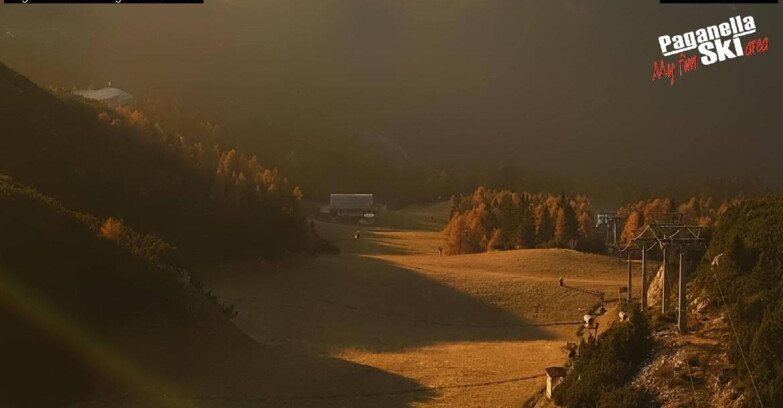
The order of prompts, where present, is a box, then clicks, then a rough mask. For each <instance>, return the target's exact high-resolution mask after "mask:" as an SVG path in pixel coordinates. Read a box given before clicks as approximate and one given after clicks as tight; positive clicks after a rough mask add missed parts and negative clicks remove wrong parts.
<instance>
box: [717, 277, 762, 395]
mask: <svg viewBox="0 0 783 408" xmlns="http://www.w3.org/2000/svg"><path fill="white" fill-rule="evenodd" d="M712 273H713V275H715V283H717V284H718V293H720V297H721V300H722V301H723V308H724V309H726V316H727V317H728V318H729V324H730V325H731V331H732V332H734V340H736V341H737V347H738V348H739V351H740V355H741V356H742V361H743V362H744V363H745V369H747V370H748V374H750V383H751V384H753V391H755V392H756V398H758V399H759V405H760V406H761V408H764V403H763V402H762V401H761V394H759V389H758V388H757V387H756V380H754V379H753V372H752V371H751V370H750V365H749V364H748V359H747V358H746V357H745V352H744V351H743V350H742V344H740V340H739V335H737V329H735V328H734V320H733V319H732V318H731V313H729V305H728V303H726V298H725V297H724V296H723V289H722V288H721V286H720V279H718V272H717V271H716V270H715V268H712Z"/></svg>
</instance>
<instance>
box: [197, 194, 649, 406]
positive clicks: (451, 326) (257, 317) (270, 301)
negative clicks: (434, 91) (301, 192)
mask: <svg viewBox="0 0 783 408" xmlns="http://www.w3.org/2000/svg"><path fill="white" fill-rule="evenodd" d="M445 209H446V207H445V206H444V205H439V206H433V207H424V208H417V209H413V210H408V211H399V212H390V213H387V214H384V215H383V216H382V217H379V220H380V222H379V225H378V226H374V227H372V228H366V227H358V226H346V225H337V224H329V223H318V224H316V229H317V230H318V231H319V233H321V234H322V235H324V236H326V237H328V238H330V239H332V240H333V241H334V242H336V243H337V244H338V245H339V246H340V247H341V250H342V253H341V254H340V255H336V256H325V257H320V258H315V259H302V260H298V261H296V262H293V263H292V264H291V265H288V266H281V267H278V268H275V267H271V266H269V265H258V264H257V263H255V264H246V265H234V266H229V267H227V268H229V269H231V271H224V272H230V273H221V274H215V276H219V278H214V279H212V280H211V281H210V282H209V283H211V284H212V285H213V286H214V287H215V288H216V291H217V293H218V294H219V295H220V297H221V298H222V300H223V301H224V302H231V303H234V304H235V305H236V306H237V308H238V311H239V316H238V317H237V319H236V323H237V325H238V326H239V327H240V328H241V329H242V330H243V331H245V332H246V333H248V334H249V335H251V337H253V338H254V339H256V340H257V341H258V342H259V343H261V344H266V345H270V346H286V347H294V348H297V349H300V350H304V351H306V352H307V353H311V354H314V355H320V356H329V357H336V358H338V359H341V360H345V361H348V362H352V363H356V364H359V365H361V366H369V367H373V368H375V369H378V370H382V371H384V372H387V373H389V374H393V375H394V377H395V378H397V377H399V378H405V379H409V380H413V381H415V383H416V384H418V386H417V387H414V388H413V389H411V388H405V389H394V386H390V385H389V384H384V383H381V382H379V383H377V384H367V383H364V384H362V385H361V388H357V386H356V385H355V384H352V383H350V381H348V380H347V379H346V380H345V381H340V379H339V378H336V379H334V381H333V384H332V385H331V386H332V387H333V388H332V389H330V390H331V392H332V393H333V394H334V395H338V396H339V395H345V399H346V401H348V400H350V401H354V402H355V401H356V399H357V398H360V399H362V400H363V401H364V402H366V404H360V406H361V405H365V406H401V403H400V401H399V399H397V400H390V399H389V396H390V395H396V394H397V393H399V394H417V393H416V392H411V391H414V390H415V389H416V388H422V389H428V390H429V392H423V391H422V392H421V393H420V394H422V395H421V396H420V397H418V398H412V399H410V400H407V401H406V402H405V403H404V404H402V406H416V407H447V406H448V407H478V406H491V407H518V406H521V405H522V404H523V403H524V402H525V401H526V400H527V399H528V398H530V397H531V396H533V395H534V394H535V393H536V392H538V391H539V390H540V389H541V388H542V387H543V386H544V381H545V380H544V378H543V377H542V374H543V369H544V368H545V367H547V366H551V365H561V364H563V363H565V361H566V355H565V353H564V352H563V351H562V350H561V348H562V347H563V346H564V345H565V343H566V342H567V341H575V340H576V339H577V338H576V331H577V329H578V328H579V325H580V324H579V323H580V322H581V319H582V315H583V314H584V313H585V312H586V311H587V310H588V308H589V307H591V306H594V305H596V304H597V303H599V298H598V297H597V296H596V294H595V293H596V292H598V291H600V292H604V293H605V294H606V298H607V300H611V299H616V297H617V289H618V287H619V286H624V285H625V284H626V268H627V266H626V264H625V263H624V262H621V261H619V260H617V259H616V258H610V257H605V256H598V255H589V254H582V253H578V252H574V251H569V250H518V251H507V252H493V253H487V254H477V255H460V256H443V257H440V256H438V251H437V248H438V246H441V245H443V244H442V234H441V233H440V231H439V230H438V229H439V227H442V225H443V223H444V222H445V214H444V212H445ZM433 218H434V219H433ZM387 223H388V224H387ZM389 224H391V225H392V228H388V227H387V225H389ZM405 226H408V227H410V228H418V230H408V231H406V230H401V228H404V227H405ZM357 229H358V230H361V231H362V237H361V239H358V240H356V239H353V234H354V232H355V231H356V230H357ZM559 277H563V278H564V279H565V283H566V287H560V286H558V284H557V279H558V278H559ZM634 286H635V288H636V289H637V290H638V288H639V282H638V281H635V282H634ZM615 316H616V314H615ZM607 318H609V317H607ZM364 394H377V395H364ZM357 395H363V396H360V397H357ZM300 406H313V404H312V401H310V402H309V403H308V402H307V401H303V403H302V404H301V405H300Z"/></svg>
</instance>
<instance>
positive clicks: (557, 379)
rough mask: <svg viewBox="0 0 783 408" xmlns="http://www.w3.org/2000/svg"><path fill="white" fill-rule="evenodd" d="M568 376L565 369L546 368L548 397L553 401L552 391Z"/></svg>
mask: <svg viewBox="0 0 783 408" xmlns="http://www.w3.org/2000/svg"><path fill="white" fill-rule="evenodd" d="M565 376H566V369H565V367H547V368H546V396H547V398H549V399H552V391H553V390H554V389H555V387H557V386H558V385H560V383H561V382H563V379H564V378H565Z"/></svg>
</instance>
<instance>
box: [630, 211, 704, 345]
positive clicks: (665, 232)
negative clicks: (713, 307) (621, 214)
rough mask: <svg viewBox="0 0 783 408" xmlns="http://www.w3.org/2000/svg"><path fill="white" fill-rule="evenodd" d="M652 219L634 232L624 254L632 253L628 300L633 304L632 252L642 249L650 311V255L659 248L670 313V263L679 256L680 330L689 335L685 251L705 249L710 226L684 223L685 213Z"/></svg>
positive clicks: (663, 295) (644, 301) (644, 300)
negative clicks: (648, 280) (648, 288)
mask: <svg viewBox="0 0 783 408" xmlns="http://www.w3.org/2000/svg"><path fill="white" fill-rule="evenodd" d="M648 216H649V218H650V221H651V222H650V223H649V224H647V225H646V226H645V227H644V228H642V229H639V230H637V231H634V238H632V239H631V241H630V242H629V243H628V245H626V246H625V248H623V250H622V251H623V252H626V251H627V252H628V289H629V290H628V300H629V301H631V291H630V288H631V277H632V266H631V262H632V260H633V259H632V251H633V250H634V249H638V250H639V251H641V254H642V255H641V258H642V302H641V304H642V311H646V310H647V256H646V253H647V252H648V251H650V250H652V249H653V248H655V247H658V248H660V250H661V253H662V255H663V282H662V284H661V292H662V293H661V312H662V313H666V312H667V311H668V310H669V299H670V293H669V291H670V289H671V284H670V280H669V271H668V269H669V268H668V260H669V259H670V257H672V255H674V253H677V254H679V279H678V282H679V294H678V308H677V328H678V329H679V331H680V333H685V332H686V331H687V310H686V309H687V301H686V299H687V294H686V291H685V275H684V274H685V271H684V266H683V265H684V256H685V252H686V251H687V250H688V249H690V248H693V247H703V245H704V238H702V236H701V233H702V231H703V230H704V229H705V228H706V227H704V226H701V225H687V224H683V223H682V218H683V214H680V213H652V214H649V215H648ZM675 251H676V252H675Z"/></svg>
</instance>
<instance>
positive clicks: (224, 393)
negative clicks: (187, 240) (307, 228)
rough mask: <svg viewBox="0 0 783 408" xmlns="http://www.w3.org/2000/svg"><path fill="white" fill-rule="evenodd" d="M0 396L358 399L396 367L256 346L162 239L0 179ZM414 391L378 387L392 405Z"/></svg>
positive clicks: (123, 403) (135, 401) (115, 401)
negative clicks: (189, 276)
mask: <svg viewBox="0 0 783 408" xmlns="http://www.w3.org/2000/svg"><path fill="white" fill-rule="evenodd" d="M0 232H1V233H0V327H2V336H0V361H2V362H3V363H2V365H1V366H0V406H2V407H22V408H26V407H42V406H46V407H61V406H82V407H83V406H95V407H129V406H133V407H158V408H160V407H183V406H189V407H203V408H209V407H225V406H259V405H263V406H270V407H291V406H323V407H338V406H339V407H344V406H351V407H358V406H362V404H363V403H366V401H364V402H362V400H360V399H357V398H356V397H354V396H353V395H355V394H356V393H357V392H359V390H368V389H369V390H380V391H381V392H383V391H385V390H398V389H411V388H417V384H416V383H415V382H413V381H410V380H408V379H405V378H402V377H398V376H396V375H393V374H389V373H385V372H382V371H380V370H377V369H374V368H371V367H365V366H361V365H358V364H353V363H350V362H346V361H342V360H338V359H334V358H327V357H319V356H313V355H310V354H308V353H306V352H303V351H301V350H296V349H293V348H288V347H284V346H279V347H275V346H264V347H262V346H259V345H257V344H256V343H255V342H254V341H252V340H251V339H250V338H249V337H247V336H246V335H244V334H243V333H242V332H240V331H239V330H238V329H237V328H236V327H235V326H234V325H233V324H231V322H229V320H228V319H227V317H226V313H224V311H223V310H221V308H220V307H217V306H216V305H215V302H214V300H212V298H211V297H210V296H208V295H205V294H204V293H203V292H202V290H201V289H198V288H197V286H198V285H194V284H193V283H189V282H188V279H186V276H187V275H184V274H183V273H182V271H181V270H180V269H179V268H177V267H176V266H173V265H171V264H170V263H168V261H167V259H169V258H170V255H171V254H170V251H171V247H170V246H169V245H167V244H166V243H165V242H163V241H161V240H160V239H158V238H156V237H154V236H151V235H141V234H138V233H136V232H134V231H133V230H130V229H128V228H127V227H118V226H117V224H115V223H114V222H113V221H111V220H100V219H98V218H95V217H93V216H89V215H85V214H82V213H78V212H74V211H71V210H68V209H66V208H64V207H63V206H62V205H61V204H60V203H58V202H56V201H54V200H52V199H51V198H48V197H46V196H43V195H41V194H40V193H38V192H36V191H35V190H33V189H30V188H26V187H23V186H21V185H18V184H17V183H15V182H12V181H11V180H10V178H7V177H4V176H3V177H0ZM427 397H428V393H427V392H423V393H421V394H419V395H410V394H401V395H394V394H390V396H389V397H387V398H385V399H384V404H386V405H384V406H393V407H404V406H408V404H409V403H410V402H411V401H413V400H416V399H420V398H427Z"/></svg>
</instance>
